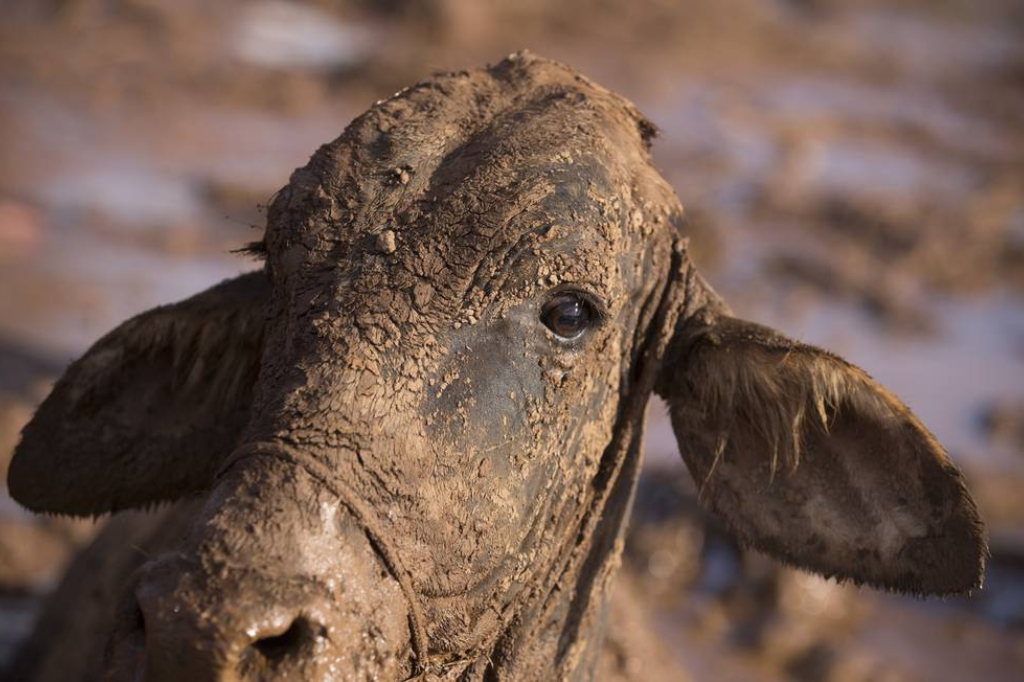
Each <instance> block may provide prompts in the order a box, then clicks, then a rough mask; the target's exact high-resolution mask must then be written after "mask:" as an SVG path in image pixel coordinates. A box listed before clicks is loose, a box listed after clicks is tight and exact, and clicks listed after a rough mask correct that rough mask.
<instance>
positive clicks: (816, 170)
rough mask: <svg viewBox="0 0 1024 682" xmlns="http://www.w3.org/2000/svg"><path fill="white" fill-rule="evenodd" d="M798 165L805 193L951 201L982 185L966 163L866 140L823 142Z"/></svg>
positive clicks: (888, 199) (887, 199)
mask: <svg viewBox="0 0 1024 682" xmlns="http://www.w3.org/2000/svg"><path fill="white" fill-rule="evenodd" d="M797 163H798V168H797V170H796V172H797V174H798V175H799V176H800V179H801V180H802V181H803V182H802V183H801V184H803V185H804V191H810V192H813V193H819V194H825V195H828V194H831V195H837V194H846V195H853V196H858V195H859V196H866V197H875V198H878V199H881V200H883V201H893V202H905V201H908V200H914V199H917V200H921V199H927V198H932V203H934V201H943V202H948V201H961V200H964V199H966V198H967V196H968V195H969V193H970V192H971V190H973V189H975V187H976V185H977V184H978V177H977V175H976V174H975V173H972V172H971V171H970V170H969V169H967V168H966V167H964V166H962V165H955V164H950V163H944V162H942V161H941V160H939V159H936V158H932V157H926V156H925V155H923V154H919V153H917V152H914V151H912V150H910V149H906V148H900V147H898V146H895V145H893V144H885V145H882V144H876V143H871V142H866V141H863V140H861V141H855V140H853V139H845V140H838V141H822V142H820V143H818V144H814V145H813V146H811V147H810V148H809V149H807V150H806V151H805V152H804V153H803V154H802V158H800V160H799V161H798V162H797Z"/></svg>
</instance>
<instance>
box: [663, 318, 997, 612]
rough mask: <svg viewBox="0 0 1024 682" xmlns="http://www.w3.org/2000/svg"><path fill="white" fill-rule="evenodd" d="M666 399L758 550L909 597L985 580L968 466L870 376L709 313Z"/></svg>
mask: <svg viewBox="0 0 1024 682" xmlns="http://www.w3.org/2000/svg"><path fill="white" fill-rule="evenodd" d="M705 312H706V311H705ZM657 391H658V393H659V394H660V395H662V396H663V397H664V398H665V399H666V400H667V402H668V405H669V412H670V414H671V418H672V426H673V429H674V430H675V434H676V438H677V439H678V441H679V448H680V451H681V452H682V455H683V459H684V460H685V461H686V464H687V466H688V468H689V469H690V472H691V474H692V475H693V477H694V479H695V481H696V483H697V486H698V489H699V491H700V497H701V500H702V501H703V503H704V504H705V505H706V506H708V507H709V508H710V509H711V511H712V512H714V513H715V514H717V515H718V516H719V517H720V518H722V519H723V520H724V521H725V522H726V523H727V525H728V526H729V527H730V528H731V529H732V531H733V532H735V533H736V535H737V536H738V537H739V538H740V539H741V540H742V541H744V542H746V543H747V544H749V545H750V546H752V547H754V548H755V549H758V550H761V551H763V552H766V553H767V554H770V555H773V556H775V557H776V558H778V559H781V560H782V561H784V562H786V563H789V564H792V565H795V566H798V567H801V568H806V569H810V570H812V571H815V572H817V573H821V574H823V575H825V576H834V577H836V578H838V579H840V580H843V579H849V580H852V581H854V582H856V583H865V584H869V585H872V586H875V587H882V588H886V589H892V590H897V591H901V592H911V593H917V594H939V595H945V594H957V593H963V592H967V591H970V590H972V589H974V588H976V587H979V586H980V584H981V579H982V572H983V568H984V560H985V556H986V553H987V550H986V540H985V533H984V528H983V526H982V523H981V521H980V519H979V517H978V512H977V509H976V507H975V504H974V501H973V500H972V499H971V496H970V494H969V493H968V491H967V488H966V487H965V485H964V480H963V477H962V476H961V474H960V471H959V470H958V469H957V468H956V467H955V466H954V465H953V463H952V462H951V461H950V460H949V457H948V456H947V455H946V453H945V451H944V450H943V448H942V446H941V445H939V443H938V442H937V441H936V440H935V438H934V437H933V436H932V435H931V434H930V433H929V432H928V430H927V429H926V428H925V427H924V425H922V424H921V422H920V421H918V420H917V418H916V417H915V416H914V415H913V414H912V413H911V412H910V410H909V409H908V408H907V407H906V406H905V405H904V404H903V403H901V402H900V401H899V400H898V399H897V398H896V397H895V396H894V395H893V394H892V393H890V392H889V391H888V390H886V389H885V388H883V387H882V386H880V385H879V384H877V383H876V382H875V381H874V380H872V379H871V377H869V376H868V375H867V374H866V373H865V372H864V371H863V370H861V369H859V368H857V367H854V366H853V365H851V364H849V363H847V362H846V361H844V360H842V359H841V358H838V357H836V356H835V355H832V354H831V353H828V352H826V351H823V350H820V349H818V348H814V347H812V346H807V345H804V344H801V343H798V342H795V341H792V340H790V339H788V338H786V337H784V336H782V335H781V334H779V333H777V332H775V331H774V330H771V329H769V328H767V327H763V326H760V325H757V324H753V323H750V322H745V321H743V320H739V319H736V318H733V317H729V316H727V315H724V314H720V313H708V314H699V315H696V316H694V317H693V318H692V319H690V320H685V321H681V322H680V325H679V327H678V329H677V332H676V338H674V339H673V341H672V346H671V350H670V353H669V355H668V365H667V366H666V368H665V371H664V372H663V374H662V376H661V377H660V379H659V384H658V387H657Z"/></svg>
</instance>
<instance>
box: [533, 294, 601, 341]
mask: <svg viewBox="0 0 1024 682" xmlns="http://www.w3.org/2000/svg"><path fill="white" fill-rule="evenodd" d="M543 321H544V324H546V325H547V326H548V329H550V330H551V331H553V332H554V333H556V334H558V335H559V336H561V337H564V338H572V337H574V336H578V335H579V334H580V333H582V332H583V330H584V329H586V328H587V325H588V324H589V323H590V307H589V306H588V305H587V304H586V303H585V302H583V301H581V300H580V299H578V298H576V297H575V296H559V297H557V298H555V299H552V301H551V302H550V303H548V305H547V306H546V310H545V311H544V316H543Z"/></svg>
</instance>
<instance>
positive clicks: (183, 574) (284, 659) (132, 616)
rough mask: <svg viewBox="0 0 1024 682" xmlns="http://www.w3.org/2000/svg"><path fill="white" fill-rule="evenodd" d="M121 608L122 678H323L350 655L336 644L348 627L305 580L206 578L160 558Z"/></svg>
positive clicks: (237, 575) (242, 575)
mask: <svg viewBox="0 0 1024 682" xmlns="http://www.w3.org/2000/svg"><path fill="white" fill-rule="evenodd" d="M126 602H127V603H126V604H125V606H124V608H123V612H124V614H125V615H126V616H127V622H126V623H125V624H124V627H123V628H122V630H123V632H122V637H121V638H120V639H121V647H122V649H127V650H124V651H121V652H120V654H121V655H120V657H121V659H122V662H123V663H127V664H128V665H127V666H118V667H119V668H120V669H121V670H122V671H123V672H126V673H127V672H129V670H126V668H128V669H130V673H131V674H129V675H124V676H123V677H124V678H125V679H139V680H145V681H147V682H162V681H164V680H189V681H190V682H201V681H205V680H217V681H227V680H262V679H312V680H322V679H329V676H327V675H326V674H325V673H326V672H327V671H326V668H325V667H324V665H323V664H324V660H325V658H326V659H331V660H333V661H337V659H339V658H342V657H346V655H350V654H351V652H344V653H343V652H342V651H341V649H342V648H343V647H341V646H339V644H344V641H345V634H346V630H349V629H350V628H346V627H345V626H346V624H345V623H343V622H339V620H340V619H339V614H338V613H336V611H337V610H336V609H332V606H331V603H330V599H329V597H328V595H327V594H326V590H325V589H324V588H323V587H322V586H319V585H317V584H316V583H315V582H313V581H309V580H301V579H291V580H281V579H270V578H268V577H265V576H260V575H258V574H255V573H253V572H251V571H241V572H239V571H223V572H221V573H220V574H219V575H216V576H211V575H208V574H206V573H204V572H202V571H199V570H198V569H197V568H195V567H192V566H189V565H188V564H187V563H186V562H185V561H184V560H182V559H180V558H177V557H174V558H164V559H161V560H158V561H156V562H153V563H151V564H149V565H147V566H146V567H144V568H143V569H142V570H141V571H140V572H139V575H138V579H137V583H136V585H135V587H134V589H133V590H130V593H129V594H128V595H127V596H126ZM125 659H128V660H125ZM119 677H122V676H119Z"/></svg>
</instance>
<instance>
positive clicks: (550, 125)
mask: <svg viewBox="0 0 1024 682" xmlns="http://www.w3.org/2000/svg"><path fill="white" fill-rule="evenodd" d="M653 134H654V129H653V127H652V126H651V124H650V123H648V122H647V121H646V120H645V119H644V118H643V116H642V115H641V114H640V113H639V112H638V111H637V110H636V109H635V108H634V107H633V106H632V105H630V104H629V103H628V102H626V101H625V100H623V99H621V98H619V97H618V96H616V95H614V94H612V93H609V92H608V91H606V90H604V89H603V88H601V87H599V86H597V85H595V84H593V83H591V82H589V81H587V80H586V79H583V78H582V77H580V76H578V75H577V74H575V73H574V72H573V71H572V70H570V69H568V68H566V67H564V66H561V65H558V64H555V63H552V62H548V61H546V60H542V59H538V58H536V57H533V56H531V55H528V54H525V53H524V54H517V55H513V56H512V57H510V58H509V59H507V60H505V61H503V62H501V63H500V64H498V65H496V66H494V67H492V68H490V69H487V70H480V71H473V72H463V73H456V74H448V75H443V76H438V77H435V78H433V79H431V80H429V81H426V82H424V83H421V84H419V85H417V86H415V87H413V88H410V89H408V90H405V91H403V92H401V93H399V94H397V95H396V96H395V97H393V98H391V99H389V100H387V101H384V102H380V103H378V104H377V105H375V106H374V107H373V108H372V109H371V110H370V111H369V112H367V113H366V114H365V115H363V116H362V117H360V118H359V119H357V120H356V121H354V122H353V123H352V124H351V125H350V126H349V128H348V129H347V130H346V131H345V133H344V134H343V135H342V136H341V137H340V138H338V139H337V140H335V141H334V142H332V143H330V144H328V145H326V146H324V147H322V148H321V149H320V150H319V151H318V152H317V153H316V154H315V155H314V156H313V157H312V159H311V160H310V162H309V164H308V165H307V166H306V167H305V168H302V169H300V170H298V171H296V172H295V174H294V175H293V176H292V178H291V182H290V183H289V185H288V186H287V187H285V188H284V189H283V190H282V191H281V192H280V193H279V194H278V195H277V196H276V198H275V200H274V202H273V204H272V206H271V208H270V212H269V216H268V223H267V230H266V234H265V238H264V241H263V242H262V243H261V244H259V245H256V246H255V247H254V250H256V251H259V252H261V253H263V254H265V258H266V263H265V268H264V270H263V271H261V272H257V273H252V274H250V275H245V276H242V277H240V278H238V279H236V280H232V281H229V282H226V283H224V284H222V285H219V286H218V287H215V288H213V289H211V290H209V291H207V292H204V293H203V294H200V295H198V296H197V297H194V298H193V299H190V300H188V301H185V302H183V303H180V304H177V305H176V306H169V307H166V308H159V309H157V310H155V311H152V312H150V313H147V314H144V315H143V316H140V317H139V318H136V319H134V320H132V321H129V322H128V323H126V324H125V325H123V326H122V327H121V328H119V329H118V330H115V331H114V332H112V333H111V334H110V335H108V336H107V337H105V338H104V339H103V340H101V341H100V342H99V343H98V344H97V345H96V346H95V347H94V348H93V349H91V350H90V351H89V352H88V353H87V354H86V356H85V357H83V358H82V359H81V360H79V361H78V362H77V363H76V364H75V365H73V366H72V367H71V368H70V369H69V370H68V372H67V374H66V375H65V377H64V378H63V379H62V380H61V382H59V383H58V385H57V386H56V387H55V389H54V391H53V394H52V395H51V396H50V397H49V398H48V399H47V401H46V402H45V403H44V404H43V405H42V406H41V408H40V410H39V412H38V414H37V415H36V417H35V419H34V420H33V422H32V423H31V424H29V426H28V427H26V430H25V433H24V436H23V440H22V442H21V444H20V445H19V448H18V450H17V452H16V454H15V457H14V460H13V463H12V465H11V470H10V473H9V482H10V489H11V492H12V494H13V495H14V496H15V497H16V499H18V500H19V501H21V502H22V503H23V504H25V505H26V506H28V507H30V508H32V509H36V510H42V511H50V512H58V513H71V514H97V513H103V512H107V511H118V510H121V509H126V508H130V507H137V506H145V505H149V504H153V503H155V502H161V501H174V500H179V499H183V498H188V499H193V500H194V502H189V503H188V505H186V506H187V508H188V512H187V514H186V516H187V517H188V522H181V521H176V522H175V525H176V527H180V528H181V532H180V533H179V534H177V535H175V536H174V542H173V543H169V544H168V545H167V546H166V547H164V546H163V545H161V546H160V548H159V555H158V556H154V557H153V558H151V559H150V560H148V561H145V562H144V563H142V565H141V566H139V567H138V569H137V570H135V571H134V572H133V573H132V576H131V578H130V579H129V580H127V581H126V582H127V585H126V586H124V588H123V589H122V590H121V595H120V605H119V607H118V610H117V612H116V616H115V617H114V618H113V621H114V622H115V625H114V628H113V634H112V635H111V636H110V639H109V643H108V645H107V647H106V649H105V653H104V654H103V655H102V656H96V658H95V660H96V661H97V662H96V665H97V666H99V667H100V668H102V669H103V671H104V672H103V675H104V677H105V679H109V680H129V679H144V680H154V681H155V680H180V679H190V680H196V681H198V680H250V679H252V680H256V679H308V680H334V679H391V680H398V679H406V678H409V677H414V676H422V677H423V678H424V679H450V680H454V679H464V680H472V679H487V680H498V679H516V680H526V679H588V678H590V677H592V676H593V674H594V670H595V667H596V665H597V663H598V661H599V658H600V653H601V644H602V638H603V634H604V627H603V622H604V619H605V612H606V610H607V607H608V603H609V597H608V595H609V590H610V586H611V582H612V578H613V576H614V572H615V569H616V567H617V565H618V561H619V555H620V552H621V539H622V534H623V531H624V527H625V524H626V521H627V517H628V510H629V505H630V502H631V496H632V492H633V487H634V484H635V481H636V477H637V472H638V468H639V465H640V452H641V439H642V434H643V420H644V412H645V406H646V402H647V400H648V398H649V396H650V395H651V393H652V392H653V391H655V390H657V391H658V392H659V393H660V394H661V395H662V396H663V397H665V398H666V400H667V401H668V403H669V406H670V411H671V413H672V418H673V426H674V428H675V430H676V434H677V436H678V438H679V441H680V450H681V452H682V454H683V457H684V459H685V460H686V462H687V465H688V466H689V468H690V470H691V472H692V473H693V474H694V475H695V477H696V478H697V480H698V482H699V483H700V485H701V491H702V499H703V500H704V502H705V503H706V504H707V505H708V507H709V508H710V509H711V510H712V511H714V512H716V513H718V514H719V515H721V516H722V517H723V518H724V520H725V521H726V522H727V523H728V524H729V526H730V527H731V528H733V530H734V531H735V532H736V533H737V535H738V536H739V537H740V538H741V539H742V540H744V541H746V542H747V543H749V544H751V545H753V546H755V547H758V548H761V549H763V550H765V551H767V552H769V553H772V554H774V555H775V556H777V557H779V558H780V559H782V560H784V561H787V562H790V563H794V564H797V565H801V566H804V567H807V568H810V569H813V570H816V571H818V572H821V573H824V574H826V575H834V576H837V577H839V578H843V579H852V580H855V581H858V582H865V583H868V584H872V585H876V586H880V587H885V588H890V589H900V590H906V591H911V592H918V593H938V594H950V593H957V592H963V591H967V590H970V589H972V588H974V587H976V586H977V584H978V582H979V579H980V572H981V565H982V560H983V556H984V552H985V548H984V547H985V546H984V535H983V532H982V529H981V524H980V521H979V520H978V516H977V512H976V510H975V507H974V504H973V502H972V501H971V499H970V497H969V495H968V494H967V491H966V489H965V487H964V485H963V482H962V479H961V476H960V474H959V472H958V471H957V470H956V468H955V467H954V466H953V465H952V464H951V463H950V461H949V459H948V457H947V456H946V455H945V453H944V452H943V450H942V448H941V446H939V445H938V443H937V442H935V440H934V438H932V437H931V435H930V434H929V433H928V432H927V430H926V429H925V428H924V427H923V426H922V425H921V424H920V423H919V422H918V421H917V420H916V418H914V417H913V415H912V414H911V413H910V412H909V410H908V409H907V408H906V407H905V406H903V405H902V403H900V402H899V401H898V400H897V399H896V398H895V397H893V396H892V395H891V394H889V393H888V392H887V391H885V389H884V388H882V387H880V386H878V385H877V384H875V383H874V382H873V381H872V380H871V379H870V378H869V377H867V375H866V374H864V373H863V372H862V371H860V370H859V369H857V368H856V367H853V366H852V365H849V364H847V363H846V362H845V361H843V360H841V359H839V358H836V357H835V356H833V355H830V354H828V353H826V352H825V351H821V350H819V349H816V348H812V347H809V346H805V345H802V344H799V343H797V342H794V341H791V340H789V339H786V338H785V337H783V336H781V335H780V334H778V333H777V332H774V331H772V330H769V329H766V328H763V327H760V326H757V325H753V324H751V323H747V322H743V321H741V320H737V319H735V318H733V317H732V316H731V313H730V311H729V309H728V307H727V306H726V305H725V304H724V302H722V301H721V299H719V298H718V296H717V295H716V294H715V293H714V292H713V291H712V290H711V289H710V287H708V286H707V284H706V283H705V282H704V281H703V279H702V278H700V276H699V275H697V274H696V272H695V270H694V268H693V265H692V264H691V262H690V260H689V258H688V255H687V248H686V240H685V237H684V236H683V235H682V227H681V226H682V208H681V206H680V205H679V203H678V201H677V199H676V198H675V196H674V194H673V193H672V191H671V189H670V188H669V187H668V186H667V184H666V183H665V182H664V180H663V179H662V178H661V177H660V176H659V175H658V173H657V172H656V171H655V169H654V168H653V166H652V165H651V162H650V158H649V154H648V148H649V144H650V140H651V138H652V137H653ZM560 296H561V297H564V296H570V297H575V300H577V301H582V303H581V305H585V306H586V307H587V309H588V310H590V311H591V313H592V316H591V317H592V320H591V324H590V325H589V326H588V327H587V328H586V329H585V330H584V331H583V332H582V333H581V335H580V336H578V337H576V338H574V339H571V340H567V339H565V338H561V337H560V336H559V335H557V334H556V333H555V331H553V329H552V328H551V327H550V324H546V318H545V317H544V311H545V310H546V306H548V305H549V304H550V302H551V301H552V300H558V297H560ZM172 535H174V534H173V533H172ZM171 548H173V549H171ZM69 672H71V671H69Z"/></svg>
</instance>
